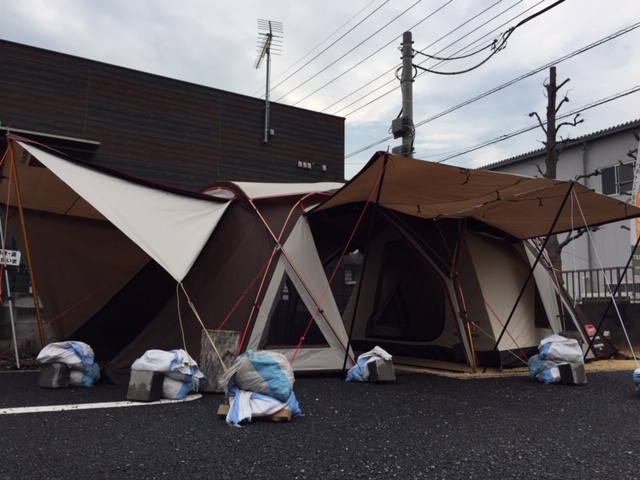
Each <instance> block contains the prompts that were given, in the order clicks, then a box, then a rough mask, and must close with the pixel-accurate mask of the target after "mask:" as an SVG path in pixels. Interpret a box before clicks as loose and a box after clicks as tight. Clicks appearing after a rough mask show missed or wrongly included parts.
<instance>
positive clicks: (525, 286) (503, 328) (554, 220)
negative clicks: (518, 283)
mask: <svg viewBox="0 0 640 480" xmlns="http://www.w3.org/2000/svg"><path fill="white" fill-rule="evenodd" d="M575 183H576V181H575V180H571V182H569V188H568V189H567V193H566V195H565V196H564V199H563V200H562V205H560V208H559V209H558V213H556V218H554V219H553V223H552V224H551V227H550V228H549V233H547V236H546V237H545V239H544V242H543V243H542V247H540V251H539V252H538V255H537V256H536V260H535V262H533V265H532V266H531V269H530V270H529V274H528V275H527V279H526V280H525V281H524V285H523V286H522V289H521V290H520V293H519V294H518V298H516V301H515V303H514V305H513V308H512V309H511V313H509V317H508V318H507V321H506V322H505V324H504V327H502V332H500V336H499V337H498V340H496V344H495V345H494V346H493V351H494V352H495V351H496V350H497V349H498V345H499V344H500V340H502V337H503V336H504V333H505V332H506V331H507V327H508V326H509V322H511V319H512V318H513V315H514V313H515V312H516V308H518V305H519V304H520V300H521V299H522V296H523V295H524V292H525V290H526V288H527V285H529V281H530V280H531V277H533V272H534V270H535V269H536V267H537V266H538V263H539V262H540V258H541V257H542V254H543V252H544V249H545V248H546V246H547V242H548V241H549V237H550V236H551V235H552V234H553V229H554V228H555V226H556V223H558V220H559V219H560V214H561V213H562V210H563V209H564V206H565V205H566V203H567V200H568V199H569V196H570V195H571V192H572V191H573V186H574V185H575ZM486 369H487V368H486V367H485V369H484V370H485V371H486Z"/></svg>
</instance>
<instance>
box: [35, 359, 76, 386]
mask: <svg viewBox="0 0 640 480" xmlns="http://www.w3.org/2000/svg"><path fill="white" fill-rule="evenodd" d="M69 373H70V369H69V367H67V366H66V365H64V364H62V363H47V364H45V365H42V368H40V378H39V379H38V385H39V386H40V387H42V388H64V387H68V386H69Z"/></svg>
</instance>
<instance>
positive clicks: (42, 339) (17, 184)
mask: <svg viewBox="0 0 640 480" xmlns="http://www.w3.org/2000/svg"><path fill="white" fill-rule="evenodd" d="M9 150H10V151H11V170H12V172H13V182H14V185H15V187H16V197H17V199H18V212H19V213H20V225H21V226H22V235H23V237H24V246H25V250H26V251H25V254H26V257H27V266H28V267H29V276H30V277H31V290H32V293H33V303H34V306H35V310H36V319H37V321H38V332H39V333H40V345H41V348H44V347H45V346H46V345H47V342H46V340H45V337H44V327H43V325H42V316H41V314H40V299H39V297H38V290H37V289H36V281H35V278H34V277H33V265H32V263H31V250H30V249H29V239H28V237H27V229H26V225H25V219H24V209H23V206H22V195H21V194H20V182H19V181H18V169H17V168H16V162H15V155H14V151H13V143H12V142H9Z"/></svg>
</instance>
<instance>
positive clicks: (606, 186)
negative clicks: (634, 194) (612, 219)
mask: <svg viewBox="0 0 640 480" xmlns="http://www.w3.org/2000/svg"><path fill="white" fill-rule="evenodd" d="M633 167H634V163H633V162H628V163H619V164H617V165H612V166H610V167H604V168H603V169H602V193H604V194H605V195H620V194H622V193H631V190H632V189H633Z"/></svg>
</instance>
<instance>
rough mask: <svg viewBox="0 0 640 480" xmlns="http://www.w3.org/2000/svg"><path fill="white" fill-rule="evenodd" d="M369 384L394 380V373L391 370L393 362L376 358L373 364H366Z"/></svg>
mask: <svg viewBox="0 0 640 480" xmlns="http://www.w3.org/2000/svg"><path fill="white" fill-rule="evenodd" d="M367 369H368V370H369V381H370V382H392V381H394V380H395V379H396V372H395V370H394V369H393V362H392V361H391V360H389V361H387V360H384V359H382V358H377V359H376V360H374V361H373V362H369V363H367Z"/></svg>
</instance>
